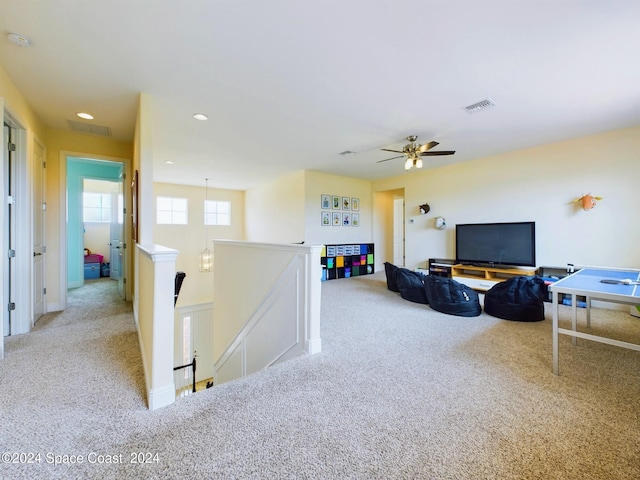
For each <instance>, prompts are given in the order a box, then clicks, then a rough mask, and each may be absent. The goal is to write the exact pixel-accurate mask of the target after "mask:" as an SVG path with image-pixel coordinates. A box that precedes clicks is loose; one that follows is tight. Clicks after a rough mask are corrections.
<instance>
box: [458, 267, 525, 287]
mask: <svg viewBox="0 0 640 480" xmlns="http://www.w3.org/2000/svg"><path fill="white" fill-rule="evenodd" d="M536 271H537V269H536V268H535V267H505V266H500V267H482V266H475V265H463V264H461V263H458V264H456V265H452V266H451V278H453V279H454V280H455V281H457V282H460V283H463V284H465V285H467V286H468V287H471V288H473V289H474V290H479V291H483V292H486V291H487V290H489V289H490V288H491V287H493V286H494V285H495V284H497V283H500V282H504V281H505V280H508V279H509V278H513V277H518V276H520V275H526V276H533V275H535V274H536Z"/></svg>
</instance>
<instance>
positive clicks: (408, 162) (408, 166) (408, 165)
mask: <svg viewBox="0 0 640 480" xmlns="http://www.w3.org/2000/svg"><path fill="white" fill-rule="evenodd" d="M411 167H413V160H411V158H407V159H406V160H405V162H404V169H405V170H411Z"/></svg>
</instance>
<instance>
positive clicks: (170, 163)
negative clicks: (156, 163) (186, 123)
mask: <svg viewBox="0 0 640 480" xmlns="http://www.w3.org/2000/svg"><path fill="white" fill-rule="evenodd" d="M164 163H166V164H167V165H175V163H176V162H172V161H171V160H167V161H165V162H164Z"/></svg>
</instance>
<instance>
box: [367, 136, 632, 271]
mask: <svg viewBox="0 0 640 480" xmlns="http://www.w3.org/2000/svg"><path fill="white" fill-rule="evenodd" d="M638 178H640V126H638V127H633V128H627V129H622V130H616V131H612V132H607V133H602V134H599V135H592V136H588V137H584V138H576V139H573V140H567V141H563V142H558V143H553V144H548V145H542V146H538V147H535V148H529V149H525V150H520V151H515V152H509V153H505V154H502V155H496V156H492V157H487V158H482V159H478V160H475V161H472V162H467V163H462V164H454V165H450V166H446V167H442V168H438V169H427V170H422V171H416V172H414V173H412V174H410V175H406V174H405V175H402V176H397V177H393V178H387V179H384V180H380V181H376V182H374V184H373V189H374V191H376V192H378V191H386V190H394V189H398V188H404V190H405V203H406V206H405V212H406V215H407V217H406V220H407V223H406V225H405V227H406V260H407V261H406V265H407V266H408V267H409V268H414V267H417V266H425V263H426V260H427V259H428V258H431V257H440V258H453V257H454V256H455V243H454V242H455V237H454V231H455V228H454V226H455V224H456V223H474V222H509V221H529V220H534V221H535V222H536V237H537V264H538V265H558V266H564V265H566V264H567V263H574V264H576V265H605V266H613V267H640V249H638V239H639V238H640V223H639V222H638V220H637V216H638V196H639V192H640V190H639V188H640V187H639V186H638ZM587 193H591V194H593V195H598V196H602V197H604V199H603V200H602V201H601V202H599V203H598V205H597V206H596V207H595V208H594V209H593V210H590V211H588V212H585V211H583V210H581V209H580V208H579V207H578V206H577V205H576V204H575V203H573V200H574V199H576V198H577V197H580V196H582V195H583V194H587ZM424 202H427V203H429V205H430V206H431V211H430V212H429V213H428V214H427V215H420V214H419V213H418V209H417V207H418V205H419V204H422V203H424ZM436 216H442V217H445V219H446V220H447V226H448V227H447V229H446V230H444V231H441V230H437V229H435V228H434V227H433V220H434V218H435V217H436ZM412 218H413V219H414V223H413V224H411V223H409V220H410V219H412ZM385 235H387V236H388V237H387V238H390V237H389V236H390V235H391V232H386V233H385ZM380 260H383V259H380ZM387 260H389V259H387Z"/></svg>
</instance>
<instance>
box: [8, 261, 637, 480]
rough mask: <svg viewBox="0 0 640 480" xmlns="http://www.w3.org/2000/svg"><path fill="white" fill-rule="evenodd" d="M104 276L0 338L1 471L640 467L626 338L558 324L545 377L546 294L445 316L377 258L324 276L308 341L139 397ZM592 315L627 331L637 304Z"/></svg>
mask: <svg viewBox="0 0 640 480" xmlns="http://www.w3.org/2000/svg"><path fill="white" fill-rule="evenodd" d="M114 283H115V282H111V281H109V280H106V281H105V280H102V281H95V282H91V283H89V284H88V285H87V286H86V287H83V289H78V290H76V291H72V292H71V293H70V298H69V308H68V309H67V310H66V311H65V312H59V313H52V314H47V315H46V316H45V317H43V318H42V319H41V320H40V321H39V322H38V324H37V326H36V328H35V329H34V331H33V332H31V333H29V334H27V335H20V336H15V337H8V338H5V349H6V358H5V359H4V360H2V361H0V376H1V378H2V383H1V387H0V390H1V393H2V395H1V397H0V407H1V409H2V410H1V412H2V422H1V423H0V453H2V454H3V455H2V464H0V478H1V479H3V480H4V479H23V478H24V479H47V478H61V479H62V478H64V479H68V478H79V479H80V478H83V479H84V478H108V479H122V478H166V479H173V478H176V479H177V478H209V479H501V480H505V479H563V480H565V479H576V480H578V479H579V480H589V479H593V480H596V479H597V480H600V479H637V478H640V353H639V352H634V351H630V350H625V349H621V348H617V347H613V346H608V345H602V344H595V343H592V342H588V341H580V342H579V345H578V346H577V347H573V346H572V345H571V342H570V339H569V338H568V337H562V338H561V341H560V369H561V375H560V376H554V375H553V374H552V373H551V308H550V306H549V305H547V306H546V311H547V314H546V317H547V319H546V320H545V321H543V322H537V323H519V322H509V321H506V320H500V319H497V318H493V317H490V316H488V315H486V314H484V313H483V314H482V315H481V316H479V317H474V318H463V317H453V316H447V315H443V314H439V313H437V312H434V311H433V310H431V309H430V308H429V307H427V306H424V305H418V304H413V303H410V302H407V301H406V300H403V299H401V298H400V297H399V295H398V294H396V293H393V292H390V291H389V290H387V288H386V284H385V279H384V273H378V274H375V275H372V276H365V277H359V278H351V279H343V280H335V281H329V282H325V283H323V285H322V324H321V335H322V346H323V351H322V353H319V354H316V355H312V356H304V357H299V358H297V359H294V360H292V361H290V362H287V363H285V364H281V365H277V366H275V367H272V368H269V369H266V370H264V371H262V372H259V373H256V374H253V375H251V376H249V377H247V378H244V379H241V380H238V381H235V382H230V383H227V384H223V385H219V386H216V387H214V388H212V389H208V390H205V391H203V392H199V393H197V394H195V395H192V396H189V397H186V398H182V399H179V400H177V401H176V403H175V404H174V405H172V406H169V407H166V408H164V409H161V410H158V411H155V412H150V411H149V410H148V409H147V407H146V403H145V393H144V379H143V373H142V367H141V359H140V352H139V349H138V342H137V334H136V332H135V327H134V323H133V316H132V314H131V305H130V304H129V303H125V302H123V301H121V300H119V299H118V297H117V293H116V290H115V285H114ZM82 290H84V292H82ZM561 309H562V310H561V315H562V317H561V318H562V321H563V323H565V324H566V323H567V319H568V315H569V309H568V307H561ZM580 314H581V315H582V317H581V318H583V317H584V311H581V312H580ZM593 317H594V318H593V320H592V322H593V327H592V328H593V330H594V331H599V330H602V329H606V330H607V331H608V332H609V333H610V334H612V335H615V336H616V338H619V339H622V340H628V341H635V342H636V343H637V342H638V337H639V335H640V320H639V319H637V318H634V317H631V316H630V315H629V314H628V313H625V312H621V311H609V310H597V311H596V312H594V315H593ZM581 324H582V325H584V320H583V321H582V322H581ZM7 453H8V454H10V455H7ZM12 453H15V454H22V456H20V455H11V454H12ZM7 460H9V462H11V461H12V460H15V461H16V462H18V463H15V464H14V463H7ZM27 461H30V462H31V463H26V462H27ZM20 462H22V463H20ZM56 462H57V463H59V464H58V465H56V464H55V463H56ZM113 462H117V463H113Z"/></svg>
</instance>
